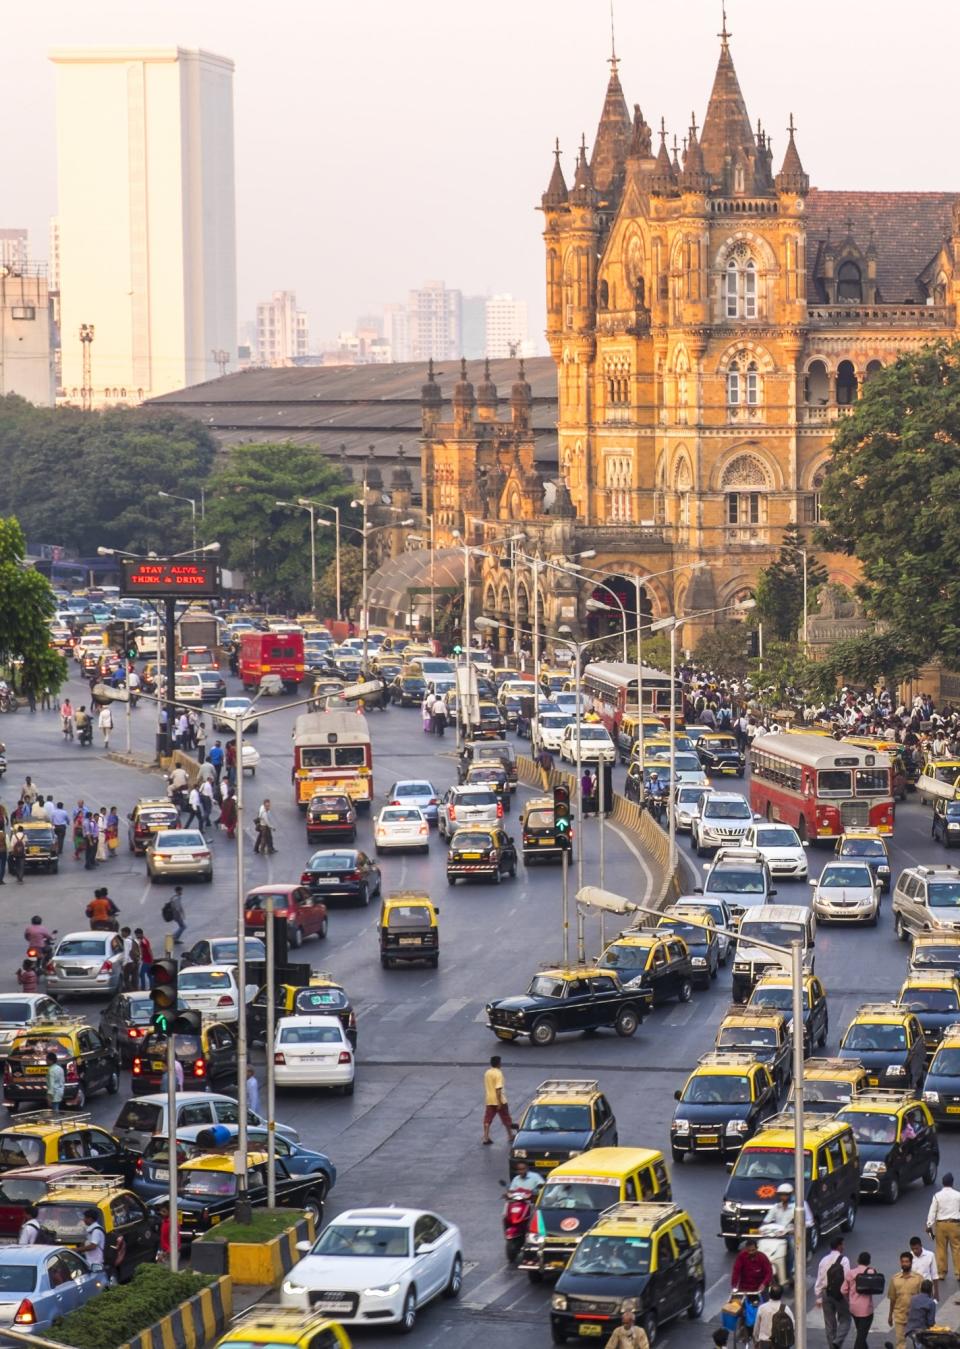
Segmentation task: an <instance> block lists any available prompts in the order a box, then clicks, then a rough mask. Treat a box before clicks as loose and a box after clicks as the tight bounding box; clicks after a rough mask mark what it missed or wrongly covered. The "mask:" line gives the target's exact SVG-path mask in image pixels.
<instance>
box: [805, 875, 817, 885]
mask: <svg viewBox="0 0 960 1349" xmlns="http://www.w3.org/2000/svg"><path fill="white" fill-rule="evenodd" d="M816 883H817V878H816V877H815V876H811V877H810V879H809V880H808V881H807V884H808V885H816Z"/></svg>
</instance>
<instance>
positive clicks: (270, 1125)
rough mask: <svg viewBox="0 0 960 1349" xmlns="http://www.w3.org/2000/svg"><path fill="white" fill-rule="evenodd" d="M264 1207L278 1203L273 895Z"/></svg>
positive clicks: (270, 898) (270, 905) (270, 901)
mask: <svg viewBox="0 0 960 1349" xmlns="http://www.w3.org/2000/svg"><path fill="white" fill-rule="evenodd" d="M265 899H266V926H267V934H266V935H267V1029H266V1045H265V1046H264V1048H265V1050H266V1054H267V1206H268V1208H276V1206H277V1176H276V1170H277V1168H276V1159H277V1135H276V1128H277V1124H276V1120H275V1119H274V1114H275V1113H276V1094H277V1088H276V1061H275V1059H274V1054H273V1039H274V1035H275V1034H276V979H277V975H276V932H275V931H274V918H273V912H274V904H275V899H276V897H275V896H274V895H267V896H266V897H265Z"/></svg>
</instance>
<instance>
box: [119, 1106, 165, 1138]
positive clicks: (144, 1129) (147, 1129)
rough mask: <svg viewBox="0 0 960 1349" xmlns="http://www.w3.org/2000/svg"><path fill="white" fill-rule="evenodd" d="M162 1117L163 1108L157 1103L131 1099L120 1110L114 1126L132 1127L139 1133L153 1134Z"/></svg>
mask: <svg viewBox="0 0 960 1349" xmlns="http://www.w3.org/2000/svg"><path fill="white" fill-rule="evenodd" d="M160 1118H161V1109H160V1106H159V1105H157V1104H156V1103H154V1102H151V1101H137V1100H130V1101H128V1102H127V1103H126V1105H125V1106H124V1107H123V1109H122V1110H121V1111H120V1114H119V1115H118V1116H117V1122H116V1124H115V1125H114V1126H113V1127H114V1128H115V1129H130V1130H131V1131H132V1132H134V1133H138V1134H152V1133H155V1132H156V1129H157V1126H158V1125H159V1123H160Z"/></svg>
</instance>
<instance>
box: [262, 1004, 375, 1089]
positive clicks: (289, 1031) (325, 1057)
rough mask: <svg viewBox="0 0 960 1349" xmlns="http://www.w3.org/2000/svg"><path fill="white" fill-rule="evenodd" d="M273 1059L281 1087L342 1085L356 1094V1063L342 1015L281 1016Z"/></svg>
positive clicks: (276, 1077)
mask: <svg viewBox="0 0 960 1349" xmlns="http://www.w3.org/2000/svg"><path fill="white" fill-rule="evenodd" d="M273 1061H274V1065H275V1067H274V1078H275V1081H276V1084H277V1086H278V1087H339V1088H340V1089H341V1091H343V1093H344V1095H346V1096H352V1095H353V1079H354V1075H355V1072H356V1062H355V1059H354V1056H353V1050H352V1048H351V1047H350V1041H349V1040H348V1039H347V1037H346V1035H345V1034H344V1030H343V1026H342V1025H341V1024H340V1019H339V1017H335V1016H284V1017H281V1018H280V1020H279V1021H278V1022H277V1031H276V1038H275V1039H274V1042H273Z"/></svg>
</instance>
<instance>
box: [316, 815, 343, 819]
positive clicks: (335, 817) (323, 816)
mask: <svg viewBox="0 0 960 1349" xmlns="http://www.w3.org/2000/svg"><path fill="white" fill-rule="evenodd" d="M320 818H321V820H339V818H340V816H339V815H321V816H320Z"/></svg>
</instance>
